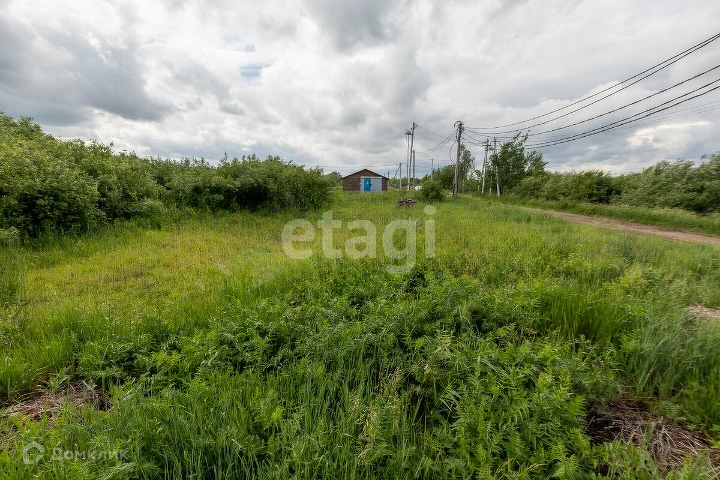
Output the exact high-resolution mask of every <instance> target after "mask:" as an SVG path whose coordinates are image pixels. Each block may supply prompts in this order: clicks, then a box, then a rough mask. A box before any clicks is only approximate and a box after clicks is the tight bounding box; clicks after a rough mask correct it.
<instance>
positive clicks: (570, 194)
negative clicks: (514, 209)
mask: <svg viewBox="0 0 720 480" xmlns="http://www.w3.org/2000/svg"><path fill="white" fill-rule="evenodd" d="M512 193H513V194H515V195H518V196H521V197H525V198H536V199H542V200H548V201H571V202H589V203H599V204H608V203H615V204H619V205H629V206H634V207H645V208H677V209H684V210H688V211H691V212H696V213H699V214H703V215H707V214H711V213H713V212H720V154H715V155H713V156H711V157H710V159H709V160H707V161H704V162H701V163H699V164H695V163H694V162H691V161H687V160H683V161H678V162H675V163H670V162H666V161H663V162H660V163H658V164H656V165H654V166H652V167H650V168H648V169H646V170H644V171H643V172H642V173H632V174H627V175H622V176H619V177H612V176H610V175H608V174H605V173H603V172H599V171H586V172H571V173H539V174H538V173H533V174H532V175H530V176H528V177H525V178H524V179H522V180H521V181H520V182H519V183H518V184H517V185H516V186H515V187H514V188H513V189H512Z"/></svg>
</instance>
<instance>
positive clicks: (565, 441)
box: [0, 195, 720, 478]
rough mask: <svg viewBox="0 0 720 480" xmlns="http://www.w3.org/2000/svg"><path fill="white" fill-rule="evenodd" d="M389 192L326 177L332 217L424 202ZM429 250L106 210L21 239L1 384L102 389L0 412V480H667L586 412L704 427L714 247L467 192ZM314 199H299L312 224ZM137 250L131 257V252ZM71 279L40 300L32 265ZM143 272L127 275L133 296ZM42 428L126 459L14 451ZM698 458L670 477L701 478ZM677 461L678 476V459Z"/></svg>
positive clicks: (276, 219)
mask: <svg viewBox="0 0 720 480" xmlns="http://www.w3.org/2000/svg"><path fill="white" fill-rule="evenodd" d="M397 198H399V196H398V195H394V196H393V195H368V196H363V195H354V196H350V195H337V196H336V197H335V198H334V203H333V205H332V209H333V213H334V218H336V219H339V220H342V222H343V228H342V229H338V230H336V232H335V237H336V238H335V240H336V246H337V247H338V248H341V247H342V245H344V244H345V242H346V241H347V239H348V238H349V237H351V236H352V233H353V232H349V231H348V230H347V228H346V225H347V222H349V221H351V220H356V219H370V220H373V221H374V222H375V223H376V224H377V227H378V230H379V231H381V230H382V228H383V227H384V226H385V225H387V224H388V223H389V222H391V221H393V220H396V219H415V220H418V243H419V244H420V243H422V242H423V241H424V236H425V235H427V234H428V232H427V231H425V229H424V222H425V221H426V220H427V218H428V215H426V214H424V212H423V209H422V208H423V205H422V204H421V205H418V206H416V207H411V208H408V209H398V208H397V207H396V206H395V203H396V200H397ZM436 207H437V213H436V214H435V215H433V216H432V219H433V220H434V221H435V222H436V242H437V246H436V252H437V255H436V257H435V258H428V259H426V258H424V257H422V250H421V249H418V252H419V255H418V259H417V262H416V265H415V266H414V267H413V268H412V269H411V270H410V271H409V272H407V273H405V274H401V275H396V274H391V273H388V271H387V269H386V267H387V266H388V265H389V264H390V262H391V259H388V258H386V257H385V256H384V255H383V252H382V245H381V244H380V241H379V243H378V245H377V247H378V258H365V259H361V260H351V259H348V258H343V259H339V260H328V259H324V258H322V256H321V255H320V252H321V251H322V249H321V245H322V243H321V239H320V238H318V237H319V235H316V238H315V240H314V241H313V242H310V243H308V244H307V245H306V247H308V248H311V249H312V250H313V251H314V252H315V254H314V255H313V256H312V257H311V258H309V259H306V260H298V261H296V260H292V259H289V258H287V257H285V256H284V255H283V253H282V248H281V245H280V243H279V236H280V232H281V230H282V227H283V225H284V224H285V222H287V221H289V220H290V219H292V218H294V215H293V214H291V213H287V212H286V213H275V214H265V215H253V214H237V215H218V216H205V217H200V218H195V219H186V220H182V221H179V222H178V223H174V224H169V225H166V226H164V227H163V228H161V229H155V230H131V232H132V233H131V235H130V237H131V238H128V230H123V228H125V227H122V226H117V227H116V228H117V230H114V231H108V232H107V236H106V234H103V235H99V236H97V237H95V238H94V239H87V240H86V242H87V245H86V246H83V247H72V246H71V245H70V244H68V243H66V242H64V241H63V240H62V239H58V240H57V241H56V243H52V242H49V243H47V244H46V245H43V246H42V247H41V248H40V247H35V248H33V247H23V248H21V249H20V250H17V252H16V253H17V254H18V255H19V256H18V257H17V258H19V259H20V261H21V268H22V269H24V271H25V272H27V273H26V274H25V276H24V277H22V280H21V284H20V289H21V290H22V291H24V292H25V293H24V295H25V298H26V300H25V301H24V303H17V304H14V305H13V306H12V308H11V307H10V306H6V307H4V308H3V309H2V312H1V313H2V318H0V339H1V340H2V345H1V346H2V358H3V359H4V363H3V364H2V365H0V380H1V381H2V383H1V384H0V388H1V389H2V390H0V392H1V394H2V395H1V397H2V399H3V401H4V402H5V403H12V402H13V401H15V400H17V399H18V398H19V397H20V396H21V395H32V394H33V392H34V391H36V390H37V387H36V386H37V385H45V386H46V387H48V388H53V387H56V386H57V385H56V384H57V383H58V382H57V378H58V377H57V375H58V374H63V375H67V376H69V377H70V379H71V380H80V379H82V380H84V381H86V382H88V383H90V384H95V385H98V386H100V387H101V388H102V389H103V390H105V391H107V392H109V393H108V395H109V409H108V410H107V411H100V410H99V409H98V408H96V406H95V405H92V404H91V405H86V406H83V407H80V408H79V409H78V408H74V407H71V406H67V407H66V408H65V409H64V410H63V413H62V414H61V415H60V416H59V417H57V418H55V419H54V421H55V423H54V425H53V426H50V425H49V424H47V423H42V422H34V421H30V420H22V419H21V417H8V416H3V417H2V420H1V421H0V435H2V437H1V438H2V442H0V443H2V445H3V447H0V465H2V468H1V469H0V470H2V471H5V472H7V476H8V477H9V478H25V477H27V476H33V475H34V476H38V477H43V478H65V477H69V476H71V477H72V478H192V477H197V478H410V477H412V478H599V477H601V475H602V474H603V472H606V473H607V472H610V475H611V476H612V477H621V478H662V476H663V475H665V473H662V472H660V471H659V469H658V467H657V465H656V464H655V463H654V461H653V460H652V458H650V457H649V455H648V454H647V452H645V451H644V450H643V449H642V448H640V447H637V448H635V447H633V448H630V447H627V446H624V445H623V444H622V443H620V442H616V443H613V444H608V445H604V446H596V445H592V444H591V443H590V439H589V437H588V436H587V434H586V433H585V431H584V427H585V417H586V415H587V412H588V409H589V408H591V406H592V405H593V404H595V403H596V402H599V401H601V400H602V399H603V398H607V397H618V396H623V395H624V396H631V397H634V398H637V399H642V400H643V401H646V402H648V404H649V405H650V407H651V409H653V410H654V411H657V412H661V413H663V414H664V415H666V416H669V417H670V418H673V419H675V420H677V421H679V422H682V423H684V424H687V425H689V426H691V427H692V428H693V429H694V430H695V431H696V432H698V433H702V434H704V435H707V436H709V437H711V438H713V439H714V440H717V439H718V438H720V427H719V426H720V411H718V409H717V408H714V405H718V404H720V403H719V402H718V395H720V375H718V374H717V372H718V371H720V368H719V367H720V365H718V361H717V355H716V352H717V347H718V344H719V343H720V338H719V337H718V330H717V326H716V325H714V324H712V323H709V322H703V321H700V320H699V319H696V318H693V317H690V316H689V315H688V313H687V309H686V307H687V306H688V305H691V304H695V303H698V304H702V305H705V306H709V307H713V306H718V305H720V298H718V293H717V292H718V291H719V290H720V289H719V288H718V287H719V286H720V276H719V274H718V273H717V271H716V270H715V269H714V268H713V267H712V266H713V265H717V262H718V259H720V252H719V251H718V249H717V248H716V247H709V246H702V245H686V244H678V243H673V242H671V241H669V240H664V239H654V238H646V237H634V236H632V235H623V234H619V233H617V232H608V231H603V230H597V229H594V228H592V227H587V226H582V225H569V224H567V223H565V222H561V221H559V220H555V219H548V218H544V217H541V216H538V215H536V214H534V213H532V212H526V211H521V210H518V209H515V208H513V207H511V206H505V205H501V204H496V203H491V202H485V201H482V200H477V199H472V198H455V199H448V200H447V201H445V202H443V203H441V204H438V205H436ZM321 216H322V212H314V213H307V214H304V218H307V219H308V220H309V221H311V222H312V223H313V224H314V223H315V222H317V221H318V220H319V219H320V218H321ZM139 267H141V268H139ZM60 279H64V287H65V292H66V293H65V294H64V295H59V296H57V297H53V295H50V294H49V293H48V292H51V291H52V288H49V287H47V285H60V284H61V283H60ZM138 289H140V290H142V291H141V292H138ZM32 441H37V442H38V443H40V444H42V445H44V446H46V447H47V448H49V449H52V448H58V449H60V450H62V451H66V450H77V451H88V450H101V451H118V450H120V451H123V452H125V453H126V455H125V456H123V458H121V459H117V458H110V459H107V458H106V459H101V460H98V461H88V460H87V459H82V458H80V459H72V460H67V461H62V462H59V461H49V460H48V459H45V460H44V461H42V462H40V463H38V464H36V465H25V464H23V463H22V449H23V447H25V446H26V445H28V443H29V442H32ZM709 471H710V470H709V469H708V467H707V465H704V464H703V463H702V461H701V460H698V461H697V462H693V461H692V460H691V459H689V460H688V463H687V464H686V466H685V467H684V470H683V472H681V473H677V475H678V476H679V477H680V476H685V477H683V478H692V476H693V475H695V476H703V475H704V476H706V477H707V476H708V475H709V473H708V472H709ZM679 477H678V478H679Z"/></svg>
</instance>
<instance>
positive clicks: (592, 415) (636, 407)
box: [586, 400, 720, 472]
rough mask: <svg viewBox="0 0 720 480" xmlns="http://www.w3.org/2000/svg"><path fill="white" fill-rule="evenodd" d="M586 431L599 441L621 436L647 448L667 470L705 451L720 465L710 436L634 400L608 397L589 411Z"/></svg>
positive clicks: (624, 440) (621, 439) (622, 438)
mask: <svg viewBox="0 0 720 480" xmlns="http://www.w3.org/2000/svg"><path fill="white" fill-rule="evenodd" d="M586 431H587V434H588V435H589V436H590V438H591V440H592V442H593V443H594V444H596V445H599V444H602V443H607V442H612V441H615V440H620V441H622V442H626V443H632V444H634V445H637V446H641V447H643V448H645V449H646V450H647V451H648V452H649V453H650V455H651V456H652V457H653V458H654V459H655V461H656V462H657V463H658V466H659V467H660V469H661V470H662V471H663V472H669V471H670V470H674V469H677V468H680V467H681V466H682V464H683V461H684V460H685V458H687V457H688V456H691V457H693V458H697V457H699V456H700V455H705V456H707V457H708V458H709V459H710V462H711V466H712V467H713V468H719V467H720V452H718V451H717V450H712V449H711V444H710V442H709V441H708V440H707V439H706V438H703V437H702V436H700V435H697V434H695V433H693V432H691V431H689V430H687V429H686V428H684V427H682V426H680V425H676V424H674V423H672V422H670V421H669V420H667V419H666V418H664V417H662V416H654V415H652V414H651V413H650V412H649V411H648V410H647V408H645V406H643V405H642V404H640V403H637V402H634V401H631V400H605V401H604V402H603V403H602V404H601V405H600V406H598V407H597V408H595V409H593V410H592V411H590V412H589V413H588V416H587V427H586Z"/></svg>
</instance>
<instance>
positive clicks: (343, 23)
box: [305, 0, 395, 51]
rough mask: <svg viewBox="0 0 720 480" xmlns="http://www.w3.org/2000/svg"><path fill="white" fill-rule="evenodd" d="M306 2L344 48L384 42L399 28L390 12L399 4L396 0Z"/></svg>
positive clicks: (309, 8) (332, 37) (326, 0)
mask: <svg viewBox="0 0 720 480" xmlns="http://www.w3.org/2000/svg"><path fill="white" fill-rule="evenodd" d="M305 4H306V5H307V8H308V10H309V11H310V13H311V14H312V15H313V16H314V17H315V18H316V19H317V21H318V24H319V25H320V28H321V29H323V30H324V31H325V32H326V33H327V34H328V35H329V36H330V38H331V39H332V41H333V44H334V45H335V47H336V48H337V49H338V50H340V51H349V50H352V49H353V48H354V47H356V46H372V45H377V44H380V43H383V42H385V41H387V40H388V39H390V38H391V37H392V36H393V33H394V31H395V29H394V27H393V26H392V25H391V24H390V23H389V22H388V20H387V13H388V11H390V10H391V8H392V7H393V5H395V3H394V2H388V1H387V0H366V1H363V2H357V1H353V0H306V2H305Z"/></svg>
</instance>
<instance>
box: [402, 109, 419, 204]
mask: <svg viewBox="0 0 720 480" xmlns="http://www.w3.org/2000/svg"><path fill="white" fill-rule="evenodd" d="M417 126H418V125H417V123H415V122H413V123H412V127H410V130H406V131H405V135H409V136H410V147H409V148H408V165H407V175H408V190H410V189H411V188H412V185H411V179H410V175H413V176H415V159H414V155H415V154H414V152H415V151H414V150H413V143H414V141H415V127H417ZM411 162H412V163H411Z"/></svg>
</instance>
